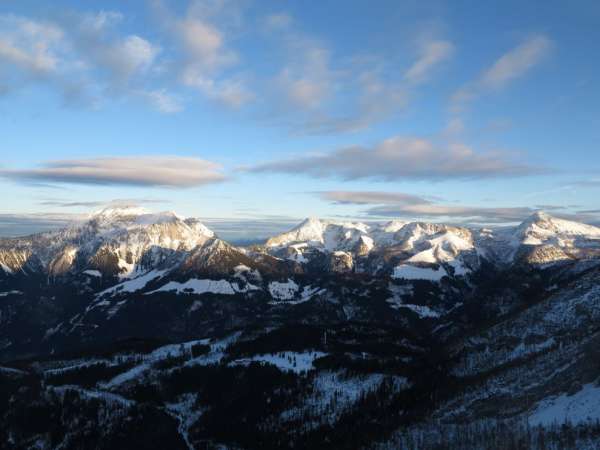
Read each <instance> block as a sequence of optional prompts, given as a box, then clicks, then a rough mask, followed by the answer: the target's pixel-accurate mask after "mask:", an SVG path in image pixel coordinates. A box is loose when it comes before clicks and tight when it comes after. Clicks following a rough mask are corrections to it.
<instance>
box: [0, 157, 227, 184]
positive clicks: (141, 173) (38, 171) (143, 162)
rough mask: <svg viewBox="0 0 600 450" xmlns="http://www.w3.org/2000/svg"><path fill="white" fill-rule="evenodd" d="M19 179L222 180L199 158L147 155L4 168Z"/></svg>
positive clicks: (218, 170) (101, 181) (64, 181)
mask: <svg viewBox="0 0 600 450" xmlns="http://www.w3.org/2000/svg"><path fill="white" fill-rule="evenodd" d="M0 177H4V178H8V179H12V180H15V181H21V182H35V183H38V182H41V183H51V184H57V183H58V184H91V185H94V184H97V185H125V186H152V187H172V188H186V187H192V186H201V185H204V184H210V183H217V182H220V181H223V180H224V179H225V176H224V175H223V174H222V173H221V167H220V166H219V165H218V164H215V163H213V162H210V161H205V160H202V159H198V158H184V157H176V156H146V157H141V156H140V157H120V158H96V159H81V160H64V161H53V162H48V163H45V164H44V165H43V166H42V167H40V168H35V169H4V170H0Z"/></svg>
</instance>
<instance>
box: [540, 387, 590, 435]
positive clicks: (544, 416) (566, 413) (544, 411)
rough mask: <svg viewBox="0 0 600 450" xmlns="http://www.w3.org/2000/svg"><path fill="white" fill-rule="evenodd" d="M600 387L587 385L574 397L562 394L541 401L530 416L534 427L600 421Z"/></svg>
mask: <svg viewBox="0 0 600 450" xmlns="http://www.w3.org/2000/svg"><path fill="white" fill-rule="evenodd" d="M599 405H600V386H596V385H594V384H592V383H590V384H585V385H584V386H583V387H582V388H581V390H579V391H578V392H576V393H575V394H573V395H568V394H561V395H559V396H557V397H554V398H550V399H545V400H543V401H541V402H540V403H539V404H538V405H537V407H536V409H535V411H534V412H533V413H532V414H531V415H530V416H529V423H530V424H532V425H546V426H547V425H552V424H553V423H557V424H562V423H565V422H570V423H572V424H580V423H585V422H590V421H598V420H600V407H599Z"/></svg>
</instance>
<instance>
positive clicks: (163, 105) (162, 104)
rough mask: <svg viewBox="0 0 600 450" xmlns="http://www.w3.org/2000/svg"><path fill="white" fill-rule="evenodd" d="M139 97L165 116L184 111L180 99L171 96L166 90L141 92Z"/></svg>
mask: <svg viewBox="0 0 600 450" xmlns="http://www.w3.org/2000/svg"><path fill="white" fill-rule="evenodd" d="M139 95H140V96H141V97H143V98H144V99H146V100H147V101H148V102H149V103H150V104H152V106H153V107H154V108H155V109H156V110H157V111H160V112H162V113H164V114H175V113H178V112H181V111H183V103H182V101H181V99H180V98H179V97H176V96H174V95H171V94H169V93H168V92H167V91H166V90H165V89H158V90H154V91H140V92H139Z"/></svg>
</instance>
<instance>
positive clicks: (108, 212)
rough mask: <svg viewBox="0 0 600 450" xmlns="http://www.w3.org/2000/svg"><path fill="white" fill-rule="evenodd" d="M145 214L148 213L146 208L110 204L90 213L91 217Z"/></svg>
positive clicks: (104, 217)
mask: <svg viewBox="0 0 600 450" xmlns="http://www.w3.org/2000/svg"><path fill="white" fill-rule="evenodd" d="M145 214H150V211H148V210H147V209H146V208H142V207H139V206H135V205H112V206H107V207H105V208H102V209H100V210H98V211H94V212H93V213H92V214H91V218H92V219H94V218H103V219H113V218H122V217H137V216H142V215H145Z"/></svg>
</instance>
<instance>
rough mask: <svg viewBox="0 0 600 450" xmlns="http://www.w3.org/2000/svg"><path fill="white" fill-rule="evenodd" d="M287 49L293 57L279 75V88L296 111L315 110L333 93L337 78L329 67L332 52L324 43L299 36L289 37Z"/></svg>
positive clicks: (277, 83) (277, 80) (277, 81)
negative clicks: (334, 82) (299, 109)
mask: <svg viewBox="0 0 600 450" xmlns="http://www.w3.org/2000/svg"><path fill="white" fill-rule="evenodd" d="M287 46H288V48H289V50H288V51H289V54H290V55H294V56H293V58H291V60H290V61H289V62H288V64H287V65H286V66H285V67H284V68H283V69H282V70H281V72H280V73H279V75H278V77H277V79H276V85H277V86H278V87H279V89H280V91H281V93H282V94H283V96H284V98H286V99H287V101H288V102H289V104H290V105H291V106H293V107H294V108H301V109H305V110H314V109H316V108H318V107H320V106H321V105H322V104H323V103H324V102H325V101H327V100H328V98H329V96H330V95H331V94H332V93H333V92H332V91H333V86H332V83H333V81H334V78H335V77H336V75H335V74H334V73H333V72H332V70H331V67H330V65H331V62H330V52H329V50H328V49H327V48H325V47H324V46H323V45H322V44H321V43H319V42H317V41H315V40H313V39H308V38H306V37H300V36H294V37H292V36H288V38H287Z"/></svg>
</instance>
